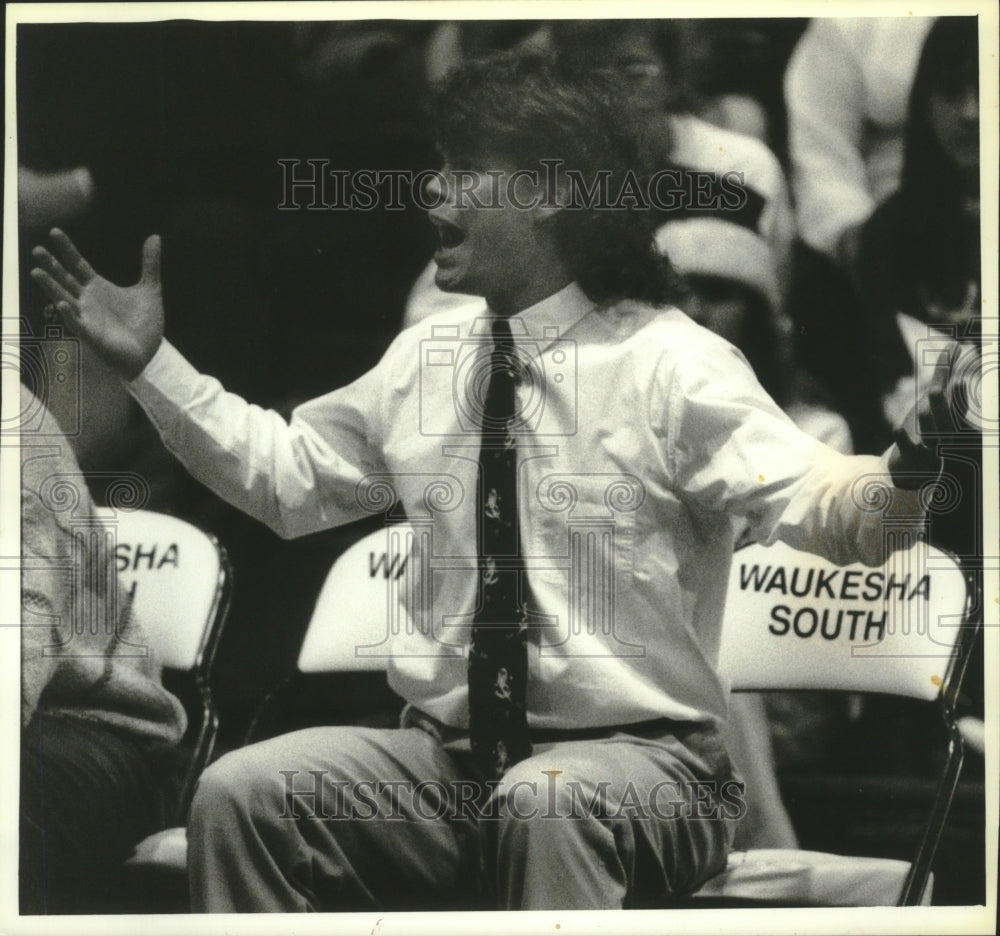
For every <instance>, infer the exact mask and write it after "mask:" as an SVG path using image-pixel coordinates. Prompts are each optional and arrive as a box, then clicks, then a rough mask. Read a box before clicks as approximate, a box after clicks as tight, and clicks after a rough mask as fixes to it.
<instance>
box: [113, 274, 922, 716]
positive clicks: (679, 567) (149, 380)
mask: <svg viewBox="0 0 1000 936" xmlns="http://www.w3.org/2000/svg"><path fill="white" fill-rule="evenodd" d="M479 313H481V309H479V308H472V309H468V308H466V309H464V310H457V311H450V312H445V313H443V314H441V315H437V316H433V317H432V318H430V319H427V320H425V321H423V322H421V323H418V324H417V325H415V326H414V327H413V328H410V329H407V330H406V331H404V332H403V333H402V334H400V335H399V336H398V337H397V339H396V340H395V341H394V342H393V344H392V345H391V346H390V348H389V349H388V351H387V352H386V354H385V356H384V358H383V359H382V361H381V362H380V363H379V364H378V365H377V366H376V367H375V368H374V369H373V370H371V371H370V372H368V373H367V374H365V375H364V376H362V377H361V378H360V379H358V380H357V381H355V382H354V383H353V384H350V385H349V386H346V387H343V388H341V389H338V390H335V391H333V392H332V393H329V394H327V395H325V396H322V397H319V398H318V399H316V400H313V401H311V402H309V403H305V404H303V405H302V406H300V407H299V408H298V409H296V410H295V412H294V413H293V414H292V418H291V421H290V423H286V422H285V420H284V419H282V417H280V416H279V415H278V414H276V413H273V412H266V411H264V410H262V409H260V408H258V407H256V406H252V405H249V404H247V403H246V402H245V401H243V400H242V399H240V398H238V397H236V396H233V395H231V394H228V393H226V392H225V391H224V390H223V389H222V387H221V386H220V385H219V383H218V382H217V381H216V380H214V379H212V378H210V377H206V376H203V375H201V374H199V373H197V372H196V371H195V370H194V369H193V368H192V367H191V366H190V365H189V364H188V363H187V362H186V361H185V360H184V359H183V357H181V355H180V354H179V353H178V352H177V351H176V350H175V349H174V348H173V347H171V346H170V345H169V344H168V343H167V342H163V344H162V345H161V346H160V348H159V350H158V351H157V353H156V355H155V357H154V358H153V359H152V361H150V363H149V365H148V366H147V367H146V369H145V370H144V372H143V373H142V374H141V375H140V376H139V377H138V378H137V379H136V380H135V381H133V382H132V383H131V384H130V387H131V390H132V392H133V393H134V395H135V396H136V398H137V399H138V400H139V402H140V403H141V404H142V406H143V407H144V408H145V410H146V411H147V413H148V414H149V415H150V417H151V418H152V420H153V421H154V423H155V424H156V426H157V427H158V429H159V430H160V432H161V434H162V435H163V438H164V440H165V442H166V444H167V445H168V447H169V448H170V449H171V450H172V451H174V452H175V453H177V455H178V456H179V457H180V458H181V459H182V460H183V461H184V463H185V464H186V465H187V467H188V468H189V470H190V471H191V472H192V474H194V475H195V476H196V477H197V478H199V479H200V480H202V481H203V482H204V483H205V484H207V485H209V486H210V487H211V488H212V489H213V490H215V491H216V492H217V493H218V494H220V495H221V496H222V497H224V498H225V499H227V500H229V501H230V502H232V503H233V504H235V505H236V506H237V507H239V508H240V509H242V510H244V511H246V512H247V513H249V514H251V515H252V516H254V517H257V518H258V519H260V520H261V521H263V522H264V523H266V524H267V525H268V526H270V527H271V528H272V529H274V530H275V531H277V532H278V533H279V534H281V535H283V536H289V537H290V536H300V535H302V534H306V533H310V532H313V531H317V530H322V529H325V528H327V527H331V526H334V525H336V524H340V523H345V522H348V521H351V520H355V519H358V518H359V517H362V516H364V515H365V514H366V512H377V513H381V512H383V511H384V510H385V509H386V508H387V506H388V503H387V501H386V499H385V498H384V496H383V495H385V494H386V493H387V492H389V491H390V490H391V491H392V492H394V493H395V495H396V496H398V499H399V504H400V505H401V507H402V508H403V509H405V514H406V519H407V520H408V521H409V523H410V524H411V525H412V526H413V528H414V529H415V530H416V531H417V536H416V539H415V544H414V547H413V550H414V555H413V556H411V561H412V562H413V563H414V564H415V566H416V567H417V568H419V569H420V570H421V574H420V575H418V576H416V578H417V580H418V585H417V586H415V587H413V588H411V589H410V590H409V593H408V594H407V595H405V596H404V603H405V605H406V610H407V614H406V615H404V616H403V618H402V621H403V623H402V624H401V625H400V626H399V628H398V633H395V634H393V635H391V636H389V635H387V641H386V644H385V648H384V649H383V650H382V651H381V652H382V653H383V654H387V655H390V656H391V659H389V661H388V670H389V681H390V684H391V685H392V687H393V688H394V689H395V690H396V691H397V692H398V693H399V694H400V695H401V696H403V698H404V699H406V700H407V701H409V702H411V703H413V704H414V705H416V706H418V707H419V708H421V709H422V710H424V711H425V712H427V713H428V714H430V715H432V716H433V717H435V718H437V719H439V720H440V721H442V722H444V723H446V724H448V725H453V726H456V727H464V726H466V725H467V722H468V712H467V673H466V653H467V648H468V643H469V631H470V628H471V622H472V616H473V612H474V610H475V600H476V592H477V572H476V564H477V548H476V527H477V524H476V519H475V518H476V516H477V510H478V509H479V508H478V506H477V504H476V487H477V478H478V467H477V461H476V459H477V456H478V453H479V445H480V440H479V429H478V423H477V414H476V410H475V405H474V402H470V399H471V400H474V399H475V398H476V393H477V391H478V393H479V394H480V397H479V398H480V399H481V394H482V393H483V392H485V382H484V378H485V377H487V376H488V374H487V373H486V368H485V366H484V364H485V362H486V361H488V345H489V342H490V337H489V336H490V330H489V324H488V321H487V320H485V319H483V318H481V317H479ZM511 329H512V332H513V334H514V336H515V339H517V340H518V346H519V348H521V349H522V350H523V351H524V353H525V355H527V356H528V358H529V360H530V362H531V368H530V369H531V371H532V374H533V376H532V378H531V379H530V380H527V381H525V382H524V383H522V384H521V385H520V386H519V388H518V400H519V405H520V406H521V407H522V412H523V413H524V415H525V426H526V429H525V431H521V432H518V433H517V434H516V441H517V447H518V456H519V466H520V475H519V496H518V502H519V503H518V507H519V518H520V532H521V537H522V540H521V543H522V545H521V551H522V553H523V555H524V562H525V566H526V569H527V578H528V581H529V583H530V593H531V599H530V606H531V608H532V609H533V610H534V611H535V612H536V614H535V615H534V618H533V620H534V626H532V627H531V628H530V630H529V641H528V647H529V667H530V676H529V686H528V720H529V724H531V725H532V726H534V727H538V728H577V727H579V728H583V727H595V726H602V725H619V724H626V723H632V722H639V721H645V720H648V719H653V718H659V717H670V718H675V719H679V720H691V719H697V720H705V719H721V718H724V717H725V712H726V707H727V686H726V685H725V683H724V680H723V679H722V678H721V677H720V676H719V674H718V673H717V671H716V663H717V656H718V648H719V636H720V626H721V621H722V611H723V605H724V602H725V597H726V595H725V591H726V582H727V579H728V573H729V566H730V559H731V555H732V551H733V544H734V541H735V538H736V536H737V535H738V534H739V533H740V532H741V531H742V530H743V529H744V528H745V527H746V526H747V525H749V526H750V529H751V531H752V533H753V535H754V536H755V538H756V539H758V540H760V541H763V542H766V543H770V542H773V541H775V540H779V539H780V540H784V541H785V542H787V543H789V544H790V545H792V546H794V547H796V548H799V549H804V550H809V551H812V552H817V553H820V554H821V555H824V556H826V557H828V558H830V559H832V560H833V561H835V562H838V563H847V562H852V561H858V560H861V561H865V562H867V563H869V564H872V565H877V564H880V563H881V562H882V561H883V559H884V556H883V535H882V522H881V521H882V513H881V511H877V510H871V509H869V510H865V509H861V508H860V507H859V504H860V503H862V501H863V500H864V497H865V496H866V495H868V494H871V490H872V489H871V484H872V483H874V484H876V485H877V486H879V487H880V488H881V490H882V491H883V492H887V496H888V497H889V500H890V501H893V505H892V506H893V508H894V509H896V511H897V513H900V514H903V515H906V516H908V517H910V518H911V522H913V523H918V522H919V521H920V517H921V514H920V510H919V507H917V506H916V504H917V498H916V496H915V494H914V493H912V492H907V491H898V490H896V489H894V488H891V487H889V480H888V478H889V476H888V474H887V466H886V464H885V461H884V459H879V458H875V457H870V456H856V457H848V456H843V455H840V454H838V453H836V452H834V451H833V450H831V449H828V448H827V447H825V446H824V445H822V443H820V442H817V441H816V440H814V439H812V438H810V437H809V436H807V435H805V434H804V433H803V432H802V431H800V430H799V429H797V428H796V427H795V425H794V424H793V423H792V422H791V420H790V419H789V418H788V417H787V416H786V415H785V414H784V413H782V412H781V410H779V409H778V407H777V406H776V405H775V404H774V403H773V402H772V401H771V399H770V398H769V397H768V396H767V394H766V393H765V392H764V391H763V390H762V389H761V387H760V386H759V384H758V383H757V380H756V379H755V377H754V375H753V373H752V371H751V370H750V368H749V366H748V365H747V364H746V362H745V360H744V359H743V357H742V356H741V354H740V353H739V351H737V350H736V349H735V348H733V347H732V346H731V345H729V344H728V343H727V342H725V341H724V340H722V339H721V338H719V337H717V336H716V335H714V334H712V333H711V332H709V331H707V330H705V329H703V328H701V327H699V326H698V325H696V324H694V323H693V322H692V321H691V320H690V319H689V318H687V316H685V315H684V314H683V313H682V312H680V311H679V310H677V309H673V308H661V309H654V308H651V307H649V306H646V305H642V304H639V303H634V302H623V303H621V304H619V305H617V306H615V307H613V308H610V309H598V308H596V307H595V306H594V304H593V303H592V302H591V301H590V300H588V299H587V297H586V296H585V295H584V293H583V292H582V291H581V290H580V289H579V288H578V287H577V286H576V285H570V286H567V287H566V288H565V289H563V290H561V291H560V292H558V293H556V294H555V295H553V296H550V297H549V298H548V299H546V300H544V301H543V302H541V303H539V304H537V305H535V306H533V307H531V308H530V309H527V310H526V311H524V312H523V313H521V314H520V315H518V316H515V317H513V318H512V319H511ZM484 351H486V352H487V354H486V356H485V357H484ZM470 388H471V396H470ZM859 478H860V479H861V481H859ZM866 485H867V489H866V490H865V491H863V488H865V486H866ZM876 500H877V498H876Z"/></svg>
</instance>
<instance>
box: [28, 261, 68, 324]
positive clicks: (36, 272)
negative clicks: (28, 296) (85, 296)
mask: <svg viewBox="0 0 1000 936" xmlns="http://www.w3.org/2000/svg"><path fill="white" fill-rule="evenodd" d="M31 278H32V279H33V280H34V281H35V283H37V284H38V286H39V287H40V288H41V290H42V292H44V293H45V295H46V296H47V297H48V299H49V301H50V302H51V303H52V304H53V305H54V306H55V307H56V309H57V310H58V309H59V304H60V303H66V304H67V305H69V306H71V307H72V309H73V311H74V312H75V314H77V315H79V314H80V307H79V306H78V305H77V302H76V297H75V296H74V295H73V294H72V293H70V292H68V291H67V290H66V289H65V288H64V287H63V286H62V285H61V284H60V283H58V282H56V280H55V279H53V278H52V277H51V276H50V275H49V273H48V272H47V271H45V270H43V269H41V268H40V267H34V268H33V269H32V271H31Z"/></svg>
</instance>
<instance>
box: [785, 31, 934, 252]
mask: <svg viewBox="0 0 1000 936" xmlns="http://www.w3.org/2000/svg"><path fill="white" fill-rule="evenodd" d="M933 22H934V20H933V18H930V17H920V16H903V17H891V18H890V17H884V18H874V17H871V18H868V17H866V18H857V19H832V18H831V19H826V18H824V19H814V20H813V21H812V22H811V23H810V24H809V27H808V28H807V29H806V31H805V33H804V34H803V36H802V38H801V40H800V41H799V43H798V45H797V46H796V48H795V51H794V52H793V53H792V57H791V60H790V61H789V63H788V69H787V71H786V73H785V106H786V108H787V112H788V148H789V157H790V161H791V169H792V190H793V194H794V197H795V203H796V218H797V223H798V232H799V237H800V238H801V239H802V240H803V241H804V243H805V244H806V245H808V246H809V247H810V248H811V249H813V250H816V251H819V252H820V253H821V254H823V255H824V256H827V257H830V258H833V259H835V260H836V261H837V262H838V263H850V258H851V257H853V256H854V255H855V252H856V247H857V243H856V241H857V231H858V226H859V225H860V224H862V223H863V222H864V221H865V220H866V219H867V218H868V216H869V215H870V214H871V213H872V211H873V210H874V208H875V206H876V205H877V204H878V203H879V202H880V201H881V200H882V199H884V198H885V197H886V196H888V195H889V194H891V193H892V192H893V191H894V190H895V188H896V186H897V185H898V184H899V173H900V167H901V166H902V157H903V127H904V125H905V122H906V102H907V99H908V97H909V93H910V86H911V84H912V82H913V75H914V73H915V71H916V67H917V58H918V56H919V55H920V48H921V46H922V44H923V41H924V38H925V36H926V35H927V32H928V30H929V29H930V27H931V24H932V23H933Z"/></svg>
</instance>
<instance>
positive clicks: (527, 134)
mask: <svg viewBox="0 0 1000 936" xmlns="http://www.w3.org/2000/svg"><path fill="white" fill-rule="evenodd" d="M627 100H628V94H627V92H626V90H625V89H624V87H623V85H622V84H621V80H620V79H619V78H617V77H616V76H614V75H610V74H595V73H593V72H588V71H586V70H578V69H577V68H576V67H574V66H572V65H569V64H567V63H560V62H556V61H554V60H553V59H552V58H551V57H548V56H545V55H541V54H538V53H532V52H503V53H498V54H495V55H490V56H487V57H484V58H480V59H476V60H473V61H470V62H467V63H465V64H463V65H461V66H460V67H458V68H457V69H455V70H454V71H453V72H452V73H450V74H449V75H448V76H447V77H446V78H445V79H444V81H443V82H442V83H441V84H440V85H439V86H437V87H436V88H435V89H434V91H433V93H432V96H431V100H430V102H429V106H428V112H429V118H430V121H431V124H432V129H433V131H434V133H435V138H436V139H437V141H438V144H439V146H440V147H441V149H442V150H443V151H444V152H445V153H446V154H447V155H448V157H449V158H450V159H451V160H452V161H453V162H457V161H462V162H464V163H468V164H470V165H477V164H478V163H481V162H482V161H483V160H486V159H489V158H492V159H499V158H503V159H506V160H512V161H513V162H514V163H515V164H516V165H517V166H518V167H519V168H526V169H538V170H539V174H540V176H541V177H543V178H544V163H543V160H549V159H555V160H559V161H560V163H561V171H562V172H563V174H562V178H563V179H564V180H566V182H567V183H568V185H569V193H568V197H565V196H564V197H563V201H562V202H561V203H563V204H564V205H565V207H563V209H562V210H560V211H558V212H557V213H556V216H555V218H554V225H555V233H556V242H557V248H558V250H559V252H560V255H561V256H562V258H563V261H564V262H565V263H566V265H567V268H568V269H569V270H570V271H571V272H572V274H573V275H574V277H575V278H576V280H577V282H578V283H579V284H580V287H581V288H582V289H583V290H584V292H586V293H587V295H588V296H589V297H590V298H591V299H592V300H593V301H595V302H597V303H599V304H602V305H608V304H612V303H614V302H618V301H620V300H623V299H635V300H639V301H643V302H648V303H651V304H653V305H664V304H668V303H673V302H675V301H676V299H677V296H678V278H677V276H676V274H675V272H674V270H673V268H672V267H671V265H670V261H669V260H667V258H666V257H665V256H663V255H662V254H661V253H660V252H659V251H658V250H657V248H656V244H655V240H654V233H655V231H656V228H657V226H658V225H659V224H661V223H662V218H661V217H659V216H658V214H657V212H655V211H654V210H652V209H651V208H650V207H649V205H648V204H646V200H645V198H639V199H635V198H631V199H630V198H618V197H617V195H618V194H620V193H622V192H623V191H625V190H626V188H629V184H628V183H627V181H626V180H627V179H632V180H634V182H637V183H638V186H639V188H640V190H641V191H642V192H646V191H647V188H646V185H647V180H648V179H649V177H650V175H651V174H652V167H651V166H650V165H649V164H648V163H647V162H646V160H645V158H644V156H643V155H642V153H643V147H642V145H641V128H640V125H639V122H638V120H637V119H636V116H635V114H634V112H633V111H632V110H631V109H630V107H629V106H628V104H627ZM479 168H489V167H486V166H479ZM601 176H604V177H605V178H606V179H607V191H608V192H609V193H610V202H611V204H612V205H613V207H610V208H609V207H607V206H605V207H601V206H600V205H599V204H595V203H594V202H593V201H591V200H590V194H589V191H585V190H584V189H587V190H590V189H591V188H592V186H593V185H594V182H595V180H597V179H599V178H601ZM581 183H582V185H583V187H584V188H583V189H581ZM633 184H634V183H633Z"/></svg>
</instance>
